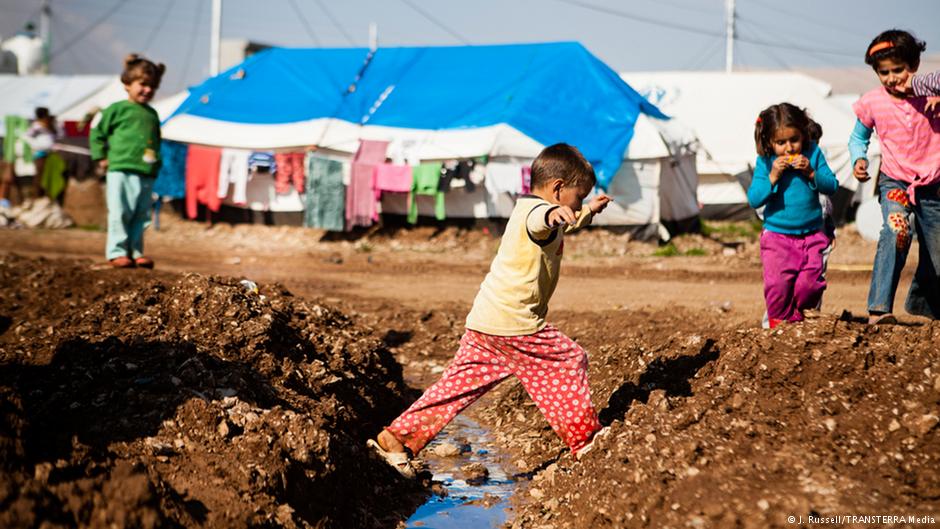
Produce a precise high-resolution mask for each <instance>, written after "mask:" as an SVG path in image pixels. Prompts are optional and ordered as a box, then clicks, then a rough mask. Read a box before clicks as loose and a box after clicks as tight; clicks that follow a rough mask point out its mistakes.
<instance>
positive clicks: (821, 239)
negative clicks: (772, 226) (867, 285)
mask: <svg viewBox="0 0 940 529" xmlns="http://www.w3.org/2000/svg"><path fill="white" fill-rule="evenodd" d="M830 243H831V241H830V240H829V237H828V236H826V234H825V233H823V232H822V231H817V232H813V233H810V234H808V235H784V234H782V233H774V232H772V231H768V230H764V232H763V233H762V234H761V236H760V260H761V261H762V262H763V264H764V300H765V301H766V302H767V317H768V318H769V320H770V326H771V327H774V326H775V325H776V324H777V323H779V322H781V321H802V320H803V311H804V310H806V309H815V308H816V307H818V306H819V300H820V299H822V295H823V291H824V290H826V280H825V277H824V270H825V264H824V261H823V257H824V256H823V252H824V251H825V250H826V249H827V248H828V247H829V244H830Z"/></svg>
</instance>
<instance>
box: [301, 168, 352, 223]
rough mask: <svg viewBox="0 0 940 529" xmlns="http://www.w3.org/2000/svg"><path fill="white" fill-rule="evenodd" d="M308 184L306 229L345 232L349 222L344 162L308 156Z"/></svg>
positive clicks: (305, 207) (305, 200) (305, 199)
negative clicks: (344, 229) (347, 218)
mask: <svg viewBox="0 0 940 529" xmlns="http://www.w3.org/2000/svg"><path fill="white" fill-rule="evenodd" d="M306 168H307V184H306V193H305V196H304V226H306V227H308V228H322V229H324V230H330V231H343V228H344V227H345V226H344V223H345V220H346V187H345V186H344V185H343V163H342V162H340V161H338V160H333V159H330V158H324V157H323V156H320V155H317V154H313V153H308V154H307V163H306Z"/></svg>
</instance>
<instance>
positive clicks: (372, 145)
mask: <svg viewBox="0 0 940 529" xmlns="http://www.w3.org/2000/svg"><path fill="white" fill-rule="evenodd" d="M386 151H388V142H387V141H376V140H362V141H360V142H359V150H357V151H356V156H354V157H353V161H354V162H361V163H370V164H373V165H375V164H380V163H385V152H386Z"/></svg>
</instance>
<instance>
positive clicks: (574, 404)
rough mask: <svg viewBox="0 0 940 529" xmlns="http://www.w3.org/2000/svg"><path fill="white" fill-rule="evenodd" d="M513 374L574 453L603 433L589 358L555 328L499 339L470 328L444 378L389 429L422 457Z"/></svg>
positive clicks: (550, 327)
mask: <svg viewBox="0 0 940 529" xmlns="http://www.w3.org/2000/svg"><path fill="white" fill-rule="evenodd" d="M510 375H514V376H516V377H517V378H518V379H519V380H520V381H521V382H522V385H523V387H525V389H526V391H527V392H528V393H529V395H530V396H531V397H532V399H533V400H534V401H535V403H536V404H537V405H538V408H539V410H540V411H541V412H542V415H544V416H545V418H546V419H548V423H549V424H550V425H551V426H552V428H554V430H555V432H556V433H557V434H558V435H559V436H560V437H561V438H562V440H563V441H564V442H565V444H567V445H568V446H569V447H570V448H571V450H572V451H576V450H578V449H580V448H581V447H582V446H584V445H585V444H587V443H588V442H589V441H590V440H591V438H592V437H593V436H594V432H596V431H597V430H599V429H600V423H599V422H598V420H597V413H596V412H595V411H594V406H593V405H592V404H591V390H590V387H588V380H587V353H585V351H584V349H583V348H582V347H581V346H580V345H578V344H577V343H576V342H575V341H574V340H572V339H571V338H568V337H567V336H565V335H564V333H562V332H561V331H559V330H558V329H556V328H555V327H554V326H552V325H547V326H545V328H543V329H542V330H541V331H539V332H537V333H535V334H528V335H524V336H493V335H490V334H483V333H480V332H476V331H472V330H469V329H467V331H466V332H465V333H464V335H463V337H462V338H461V339H460V349H458V350H457V354H456V355H455V356H454V359H453V360H452V361H451V363H450V365H449V366H447V369H446V370H445V371H444V374H443V375H442V376H441V379H440V380H438V381H437V382H436V383H434V385H433V386H431V387H430V388H428V389H427V390H426V391H425V392H424V394H423V395H422V396H421V398H419V399H418V400H417V401H415V403H414V404H412V405H411V407H410V408H408V409H407V410H406V411H405V412H404V413H402V414H401V415H400V416H399V417H398V418H397V419H395V420H394V421H392V424H391V425H390V426H389V427H388V428H387V430H388V431H389V432H391V433H392V435H394V436H395V437H396V438H397V439H398V440H399V441H400V442H401V443H402V444H404V445H405V446H407V447H408V448H409V449H410V450H411V451H412V453H414V454H417V453H418V452H420V451H421V449H422V448H424V446H425V445H427V444H428V442H430V441H431V439H433V438H434V436H435V435H437V433H438V432H440V431H441V429H443V428H444V426H446V425H447V423H449V422H450V421H451V420H452V419H453V418H454V417H456V416H457V414H459V413H460V412H461V411H463V410H464V409H465V408H466V407H467V406H469V405H471V404H473V403H474V402H475V401H476V400H477V399H478V398H480V397H482V396H483V395H484V394H485V393H486V392H488V391H489V390H491V389H493V388H494V387H495V386H496V385H497V384H499V383H500V382H502V381H503V380H505V379H506V378H507V377H509V376H510Z"/></svg>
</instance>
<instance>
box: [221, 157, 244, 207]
mask: <svg viewBox="0 0 940 529" xmlns="http://www.w3.org/2000/svg"><path fill="white" fill-rule="evenodd" d="M250 155H251V151H249V150H246V149H229V148H225V149H222V155H221V158H220V160H219V198H225V197H227V196H228V192H229V187H231V188H232V202H234V203H235V204H238V205H244V204H247V203H248V195H247V194H246V189H247V188H248V175H249V173H248V157H249V156H250Z"/></svg>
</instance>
